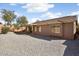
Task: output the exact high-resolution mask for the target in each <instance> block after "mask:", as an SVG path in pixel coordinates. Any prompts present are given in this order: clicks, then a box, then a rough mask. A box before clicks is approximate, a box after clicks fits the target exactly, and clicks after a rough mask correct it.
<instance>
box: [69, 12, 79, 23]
mask: <svg viewBox="0 0 79 59" xmlns="http://www.w3.org/2000/svg"><path fill="white" fill-rule="evenodd" d="M70 15H77V16H78V23H79V11H75V12H72V13H71V14H70Z"/></svg>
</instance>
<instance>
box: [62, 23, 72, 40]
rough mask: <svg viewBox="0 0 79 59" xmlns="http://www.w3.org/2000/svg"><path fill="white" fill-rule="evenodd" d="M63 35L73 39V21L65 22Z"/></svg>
mask: <svg viewBox="0 0 79 59" xmlns="http://www.w3.org/2000/svg"><path fill="white" fill-rule="evenodd" d="M63 36H64V38H66V39H71V38H72V37H73V24H72V23H64V24H63Z"/></svg>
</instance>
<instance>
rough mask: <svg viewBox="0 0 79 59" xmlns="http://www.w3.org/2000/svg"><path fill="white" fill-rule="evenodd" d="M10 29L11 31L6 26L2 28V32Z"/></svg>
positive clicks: (4, 32)
mask: <svg viewBox="0 0 79 59" xmlns="http://www.w3.org/2000/svg"><path fill="white" fill-rule="evenodd" d="M8 31H9V28H8V27H6V26H5V27H3V28H2V34H6V33H7V32H8Z"/></svg>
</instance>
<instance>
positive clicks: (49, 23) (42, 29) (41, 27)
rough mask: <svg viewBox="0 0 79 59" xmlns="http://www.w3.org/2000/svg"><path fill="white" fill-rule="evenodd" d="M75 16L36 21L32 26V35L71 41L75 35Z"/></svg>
mask: <svg viewBox="0 0 79 59" xmlns="http://www.w3.org/2000/svg"><path fill="white" fill-rule="evenodd" d="M76 23H77V16H65V17H60V18H55V19H49V20H44V21H38V22H35V23H33V24H32V34H36V35H45V36H56V37H61V38H65V39H73V38H74V34H75V33H76Z"/></svg>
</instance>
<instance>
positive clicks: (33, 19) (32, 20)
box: [29, 18, 41, 23]
mask: <svg viewBox="0 0 79 59" xmlns="http://www.w3.org/2000/svg"><path fill="white" fill-rule="evenodd" d="M37 20H39V21H41V18H32V19H31V21H29V22H30V23H33V22H36V21H37Z"/></svg>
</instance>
